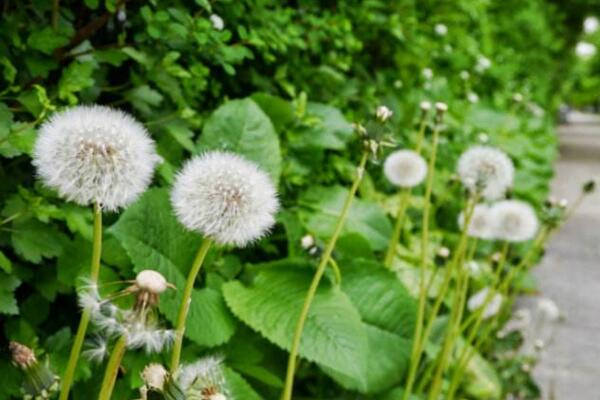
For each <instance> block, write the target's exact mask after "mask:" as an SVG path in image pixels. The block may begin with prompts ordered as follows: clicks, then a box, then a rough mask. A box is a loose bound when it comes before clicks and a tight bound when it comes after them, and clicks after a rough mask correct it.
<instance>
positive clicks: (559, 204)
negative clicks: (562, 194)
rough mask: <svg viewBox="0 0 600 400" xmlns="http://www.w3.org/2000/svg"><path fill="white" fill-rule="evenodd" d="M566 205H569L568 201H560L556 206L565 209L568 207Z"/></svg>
mask: <svg viewBox="0 0 600 400" xmlns="http://www.w3.org/2000/svg"><path fill="white" fill-rule="evenodd" d="M568 205H569V201H568V200H567V199H561V200H560V201H559V202H558V206H559V207H560V208H567V206H568Z"/></svg>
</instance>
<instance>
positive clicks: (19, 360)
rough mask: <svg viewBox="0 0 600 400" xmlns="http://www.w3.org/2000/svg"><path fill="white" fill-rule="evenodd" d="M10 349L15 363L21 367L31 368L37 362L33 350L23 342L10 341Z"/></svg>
mask: <svg viewBox="0 0 600 400" xmlns="http://www.w3.org/2000/svg"><path fill="white" fill-rule="evenodd" d="M8 349H9V350H10V352H11V355H12V361H13V363H14V364H15V365H16V366H17V367H19V368H21V369H27V368H31V367H32V366H33V365H34V364H35V363H37V359H36V358H35V354H34V353H33V350H31V349H30V348H29V347H27V346H25V345H23V344H21V343H18V342H10V343H9V344H8Z"/></svg>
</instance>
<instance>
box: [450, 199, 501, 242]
mask: <svg viewBox="0 0 600 400" xmlns="http://www.w3.org/2000/svg"><path fill="white" fill-rule="evenodd" d="M464 224H465V215H464V213H461V214H460V215H459V216H458V225H459V226H460V227H461V229H464ZM467 234H468V235H469V236H471V237H474V238H478V239H484V240H490V239H493V238H494V223H493V220H492V215H491V213H490V207H489V206H487V205H485V204H477V205H476V206H475V207H474V208H473V214H472V215H471V221H470V222H469V226H468V228H467Z"/></svg>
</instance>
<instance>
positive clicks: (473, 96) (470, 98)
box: [467, 92, 479, 104]
mask: <svg viewBox="0 0 600 400" xmlns="http://www.w3.org/2000/svg"><path fill="white" fill-rule="evenodd" d="M467 100H468V101H469V103H473V104H475V103H478V102H479V96H478V95H477V93H475V92H469V93H467Z"/></svg>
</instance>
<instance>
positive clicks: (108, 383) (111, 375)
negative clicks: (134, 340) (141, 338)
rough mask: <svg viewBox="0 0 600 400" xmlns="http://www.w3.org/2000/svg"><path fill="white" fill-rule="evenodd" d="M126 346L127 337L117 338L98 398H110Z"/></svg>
mask: <svg viewBox="0 0 600 400" xmlns="http://www.w3.org/2000/svg"><path fill="white" fill-rule="evenodd" d="M126 347H127V337H126V336H125V335H123V336H121V337H120V338H119V340H117V343H115V347H114V348H113V351H112V353H110V358H109V359H108V364H106V370H105V371H104V379H103V380H102V386H101V387H100V394H99V395H98V400H110V398H111V395H112V392H113V389H114V387H115V382H116V380H117V374H118V373H119V367H120V366H121V360H122V359H123V355H124V354H125V349H126Z"/></svg>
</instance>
